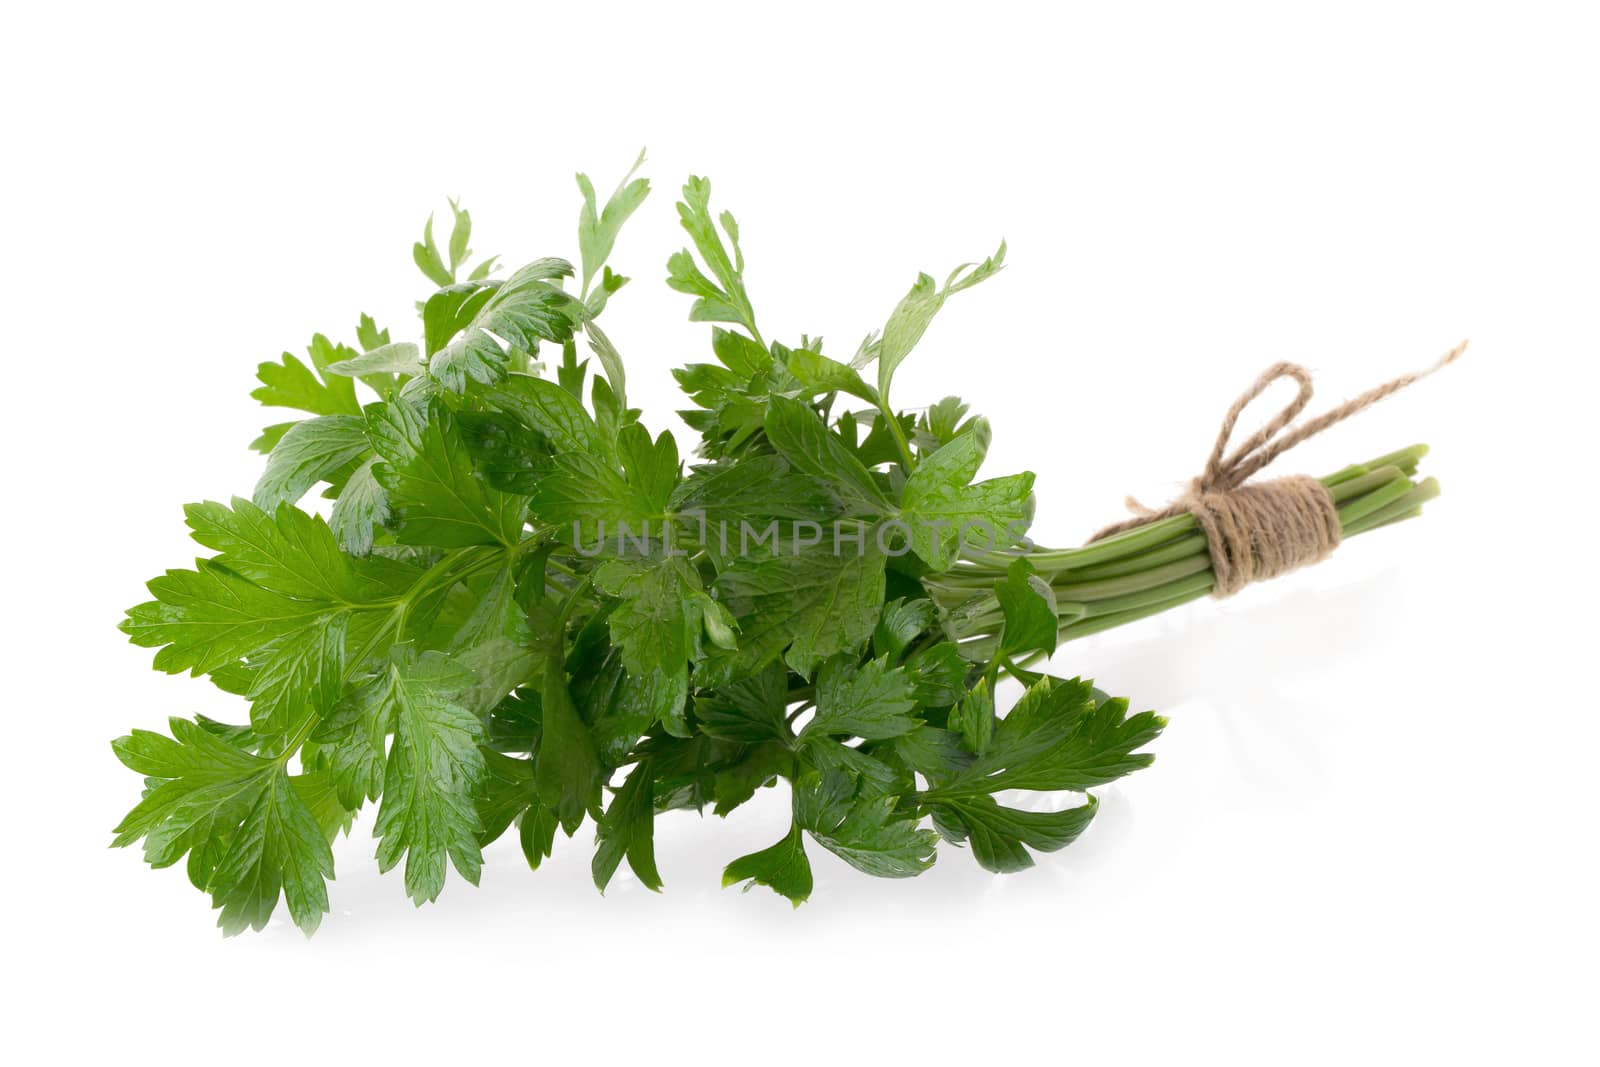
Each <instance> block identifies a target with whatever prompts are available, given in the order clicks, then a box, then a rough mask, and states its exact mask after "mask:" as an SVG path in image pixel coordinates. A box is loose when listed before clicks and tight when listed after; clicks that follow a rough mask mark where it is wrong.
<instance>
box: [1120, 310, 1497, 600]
mask: <svg viewBox="0 0 1600 1067" xmlns="http://www.w3.org/2000/svg"><path fill="white" fill-rule="evenodd" d="M1466 350H1467V342H1466V341H1462V342H1461V343H1460V344H1458V345H1456V346H1455V347H1454V348H1452V349H1451V350H1450V351H1448V352H1446V353H1445V354H1444V355H1443V356H1442V357H1441V358H1440V359H1439V360H1438V361H1437V362H1436V363H1434V364H1433V365H1432V366H1431V367H1428V368H1427V369H1425V370H1420V371H1414V372H1412V373H1410V374H1402V375H1400V376H1399V377H1398V378H1394V379H1391V380H1390V381H1387V382H1384V383H1383V384H1382V385H1379V386H1377V387H1375V388H1373V389H1369V390H1367V391H1366V392H1365V393H1362V394H1361V395H1360V396H1357V397H1355V398H1354V399H1352V400H1347V401H1345V402H1344V403H1343V404H1340V405H1339V406H1338V407H1336V408H1334V409H1332V410H1331V411H1327V412H1324V413H1323V414H1321V415H1318V416H1316V417H1315V418H1312V419H1308V420H1306V421H1305V422H1303V423H1301V424H1300V425H1298V426H1294V427H1292V428H1291V426H1290V424H1291V423H1293V422H1294V420H1295V419H1297V418H1298V417H1299V416H1300V413H1301V412H1302V411H1304V410H1305V408H1306V405H1307V404H1309V403H1311V394H1312V387H1311V372H1310V371H1308V370H1306V369H1305V368H1304V367H1302V366H1300V365H1299V364H1296V363H1274V364H1273V365H1272V366H1270V367H1268V368H1267V369H1266V370H1264V371H1262V372H1261V375H1260V376H1259V377H1258V378H1256V380H1255V382H1254V383H1253V384H1252V385H1251V386H1250V388H1249V389H1246V390H1245V391H1244V393H1242V394H1241V395H1240V396H1239V399H1237V400H1235V401H1234V402H1233V406H1232V407H1230V408H1229V409H1228V414H1227V415H1226V416H1225V417H1224V418H1223V420H1222V428H1221V430H1220V431H1219V432H1218V433H1217V440H1216V444H1214V445H1213V446H1212V448H1211V455H1210V456H1209V457H1208V458H1207V460H1206V465H1205V468H1204V469H1203V470H1202V471H1201V472H1200V474H1199V475H1198V476H1196V477H1195V478H1194V480H1193V481H1191V482H1190V483H1189V488H1188V489H1187V490H1185V491H1184V493H1183V495H1181V496H1179V497H1178V498H1177V499H1176V500H1174V501H1172V503H1170V504H1168V505H1167V506H1166V507H1164V508H1160V509H1151V508H1147V507H1145V506H1144V505H1143V504H1140V503H1139V502H1138V501H1137V500H1135V499H1134V498H1133V497H1131V496H1130V497H1128V499H1127V502H1126V503H1127V507H1128V510H1129V511H1130V512H1132V513H1133V516H1134V517H1133V518H1130V519H1124V520H1123V521H1122V522H1118V523H1114V524H1112V525H1110V526H1107V527H1106V528H1105V529H1103V530H1100V531H1099V532H1097V533H1096V534H1095V535H1094V536H1093V537H1091V538H1090V539H1089V540H1090V541H1091V542H1094V541H1099V540H1101V539H1103V538H1106V537H1110V536H1112V535H1114V534H1119V533H1122V532H1123V531H1124V530H1131V529H1133V528H1135V527H1137V526H1143V525H1145V524H1146V523H1150V522H1155V521H1157V520H1159V519H1165V518H1169V517H1171V516H1173V515H1181V514H1183V513H1185V512H1187V513H1189V514H1191V515H1193V516H1194V518H1195V522H1196V523H1198V524H1199V526H1200V529H1201V531H1202V532H1203V533H1204V534H1205V536H1206V545H1207V548H1208V550H1209V551H1210V554H1211V569H1212V571H1213V572H1214V573H1215V575H1216V585H1215V587H1214V588H1213V590H1212V595H1213V596H1216V597H1229V596H1232V595H1233V594H1234V593H1237V592H1238V591H1239V590H1240V589H1243V588H1244V587H1245V586H1247V585H1249V584H1250V583H1251V582H1255V581H1262V580H1264V579H1267V578H1274V577H1277V576H1278V575H1280V574H1285V573H1287V572H1289V571H1292V570H1294V569H1296V568H1297V567H1303V566H1305V565H1306V564H1308V563H1315V562H1317V561H1319V560H1322V559H1324V558H1326V557H1327V555H1328V554H1329V553H1330V552H1332V551H1333V550H1334V549H1335V548H1337V547H1339V540H1340V527H1339V512H1338V508H1337V507H1336V506H1335V505H1334V502H1333V497H1332V496H1331V495H1330V494H1329V493H1328V490H1327V488H1326V487H1325V486H1324V485H1323V484H1322V483H1321V482H1319V481H1317V480H1316V479H1315V478H1308V477H1306V476H1304V475H1291V476H1289V477H1285V478H1274V479H1272V480H1270V481H1264V482H1255V483H1251V484H1249V485H1246V484H1245V482H1246V481H1247V480H1248V479H1249V478H1251V477H1252V476H1253V475H1255V474H1256V473H1257V472H1259V471H1260V470H1261V469H1262V468H1264V467H1265V466H1267V464H1269V463H1271V462H1272V461H1273V460H1275V459H1277V458H1278V457H1279V456H1281V455H1283V454H1284V453H1285V452H1287V451H1289V449H1291V448H1293V447H1295V446H1296V445H1298V444H1300V443H1301V442H1302V441H1305V440H1306V439H1307V438H1310V437H1314V436H1316V435H1317V434H1319V433H1321V432H1322V431H1323V430H1326V429H1327V428H1328V427H1330V426H1333V425H1335V424H1336V423H1340V422H1343V421H1344V420H1345V419H1348V418H1349V417H1350V416H1352V415H1354V414H1356V413H1357V412H1360V411H1365V410H1366V409H1367V408H1369V407H1371V406H1372V405H1374V404H1376V403H1377V402H1378V401H1380V400H1383V399H1385V398H1386V397H1389V396H1392V395H1394V394H1395V393H1398V392H1399V391H1400V390H1402V389H1404V388H1405V387H1406V386H1408V385H1413V384H1415V383H1416V382H1419V381H1421V380H1422V379H1424V378H1426V377H1428V376H1429V375H1430V374H1433V373H1434V372H1436V371H1439V370H1442V369H1444V368H1445V367H1448V366H1449V365H1450V364H1452V363H1454V362H1455V361H1456V360H1457V359H1459V358H1461V354H1462V353H1463V352H1465V351H1466ZM1280 378H1288V379H1290V380H1292V381H1294V382H1295V383H1296V384H1297V385H1298V386H1299V389H1298V390H1297V392H1296V394H1295V398H1294V399H1293V400H1291V401H1290V402H1289V403H1288V404H1287V405H1286V406H1285V407H1284V408H1283V410H1281V411H1279V412H1278V413H1277V414H1276V415H1274V416H1273V417H1272V418H1271V419H1270V420H1268V422H1267V424H1266V425H1265V426H1263V427H1261V429H1259V430H1257V431H1256V432H1255V433H1253V434H1251V435H1250V437H1248V438H1247V439H1246V440H1245V441H1244V443H1242V444H1240V445H1239V446H1238V447H1237V448H1235V449H1234V450H1233V451H1231V452H1229V451H1228V443H1229V441H1230V440H1231V439H1232V437H1233V431H1234V427H1235V426H1236V425H1237V423H1238V421H1239V416H1240V415H1241V414H1243V413H1244V410H1245V408H1247V407H1249V406H1250V404H1251V403H1253V402H1254V401H1255V399H1256V398H1257V397H1259V396H1260V395H1261V394H1262V393H1263V392H1265V391H1266V389H1267V387H1268V386H1270V385H1272V383H1274V382H1276V381H1277V380H1278V379H1280Z"/></svg>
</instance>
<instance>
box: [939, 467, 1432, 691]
mask: <svg viewBox="0 0 1600 1067" xmlns="http://www.w3.org/2000/svg"><path fill="white" fill-rule="evenodd" d="M1426 452H1427V448H1426V446H1424V445H1413V446H1411V447H1410V448H1405V449H1401V450H1399V451H1396V452H1391V453H1388V454H1387V455H1384V456H1380V457H1378V458H1377V459H1375V460H1372V461H1370V462H1368V463H1359V464H1352V465H1350V466H1348V467H1345V468H1343V469H1342V470H1340V471H1337V472H1335V473H1334V474H1331V475H1329V476H1327V477H1326V478H1323V479H1322V483H1323V484H1324V485H1325V486H1327V487H1328V492H1329V495H1330V496H1331V497H1332V499H1333V502H1334V504H1335V505H1336V507H1337V511H1338V515H1339V524H1340V529H1341V531H1342V533H1343V536H1345V537H1354V536H1356V535H1358V534H1361V533H1365V532H1367V531H1368V530H1373V529H1377V528H1378V527H1380V526H1384V525H1387V524H1389V523H1392V522H1399V521H1401V520H1403V519H1407V518H1410V517H1412V516H1414V515H1416V514H1418V513H1419V511H1420V508H1421V506H1422V505H1423V504H1425V503H1426V502H1427V501H1429V500H1431V499H1433V497H1435V496H1437V495H1438V484H1437V483H1436V482H1435V481H1434V480H1433V479H1431V478H1428V479H1424V480H1423V481H1420V482H1414V481H1412V476H1413V475H1414V474H1415V473H1416V468H1417V463H1418V461H1419V460H1420V459H1421V458H1422V456H1423V455H1425V454H1426ZM1019 556H1022V557H1024V558H1027V559H1028V560H1029V561H1030V562H1032V563H1033V564H1034V566H1035V568H1036V570H1037V573H1038V574H1039V576H1040V577H1041V578H1043V579H1044V580H1045V581H1047V582H1049V583H1050V586H1051V589H1052V590H1053V592H1054V593H1055V595H1056V615H1057V619H1058V621H1059V624H1060V625H1059V630H1058V640H1059V641H1070V640H1073V639H1075V638H1078V637H1086V636H1088V635H1090V634H1095V633H1101V632H1103V631H1105V630H1109V629H1112V628H1113V627H1116V626H1122V625H1124V624H1126V623H1130V622H1135V621H1137V620H1139V619H1144V618H1148V617H1149V616H1151V615H1156V614H1159V613H1161V612H1163V611H1167V610H1170V609H1171V608H1175V607H1178V606H1180V605H1182V604H1187V603H1190V602H1192V601H1194V600H1198V599H1199V598H1201V597H1203V596H1206V595H1208V594H1209V593H1210V592H1211V591H1212V589H1213V587H1214V585H1215V579H1214V577H1213V575H1212V571H1211V558H1210V556H1209V554H1208V552H1207V548H1206V538H1205V535H1204V534H1203V533H1202V532H1200V530H1199V529H1198V527H1197V525H1196V524H1195V521H1194V519H1193V517H1192V516H1189V515H1177V516H1173V517H1170V518H1165V519H1158V520H1156V521H1154V522H1150V523H1146V524H1145V525H1143V526H1139V527H1135V528H1133V529H1131V530H1128V531H1126V532H1124V533H1121V534H1118V535H1116V536H1114V537H1109V538H1106V539H1105V540H1103V541H1097V542H1094V543H1093V544H1090V545H1087V546H1084V547H1083V548H1076V549H1054V550H1052V549H1043V550H1034V551H1030V552H1020V551H1012V552H992V551H968V552H966V553H965V554H964V556H963V558H962V560H961V561H959V562H958V563H957V564H956V566H954V567H952V568H951V570H950V571H948V572H946V573H944V574H939V575H929V576H927V577H926V578H924V580H923V584H924V586H925V588H926V589H927V590H928V592H929V594H930V595H931V596H932V597H933V598H934V600H935V602H936V603H937V604H938V605H939V607H940V609H941V615H942V618H943V619H944V628H945V630H946V632H947V633H948V634H949V636H951V637H954V638H955V639H956V640H957V641H958V642H960V643H961V648H962V653H963V655H964V656H966V658H967V659H969V660H970V661H972V662H973V663H974V664H975V665H978V668H979V669H981V670H982V671H983V672H984V673H985V674H986V675H987V674H990V673H991V670H992V667H993V665H994V663H995V662H997V660H998V659H999V657H1000V652H999V648H1000V636H1001V631H1002V629H1003V627H1004V624H1005V615H1004V613H1003V611H1002V610H1001V608H1000V602H999V598H998V597H997V596H996V595H995V592H994V584H995V583H996V582H997V581H999V580H1000V579H1001V578H1003V577H1004V576H1005V574H1006V568H1007V567H1008V566H1009V565H1010V563H1011V561H1012V560H1015V559H1017V558H1018V557H1019ZM1037 658H1040V656H1039V654H1037V653H1035V654H1034V655H1032V656H1029V657H1028V658H1027V659H1024V660H1023V664H1024V665H1025V664H1026V663H1029V662H1032V661H1033V660H1034V659H1037ZM1008 670H1009V664H1008Z"/></svg>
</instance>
